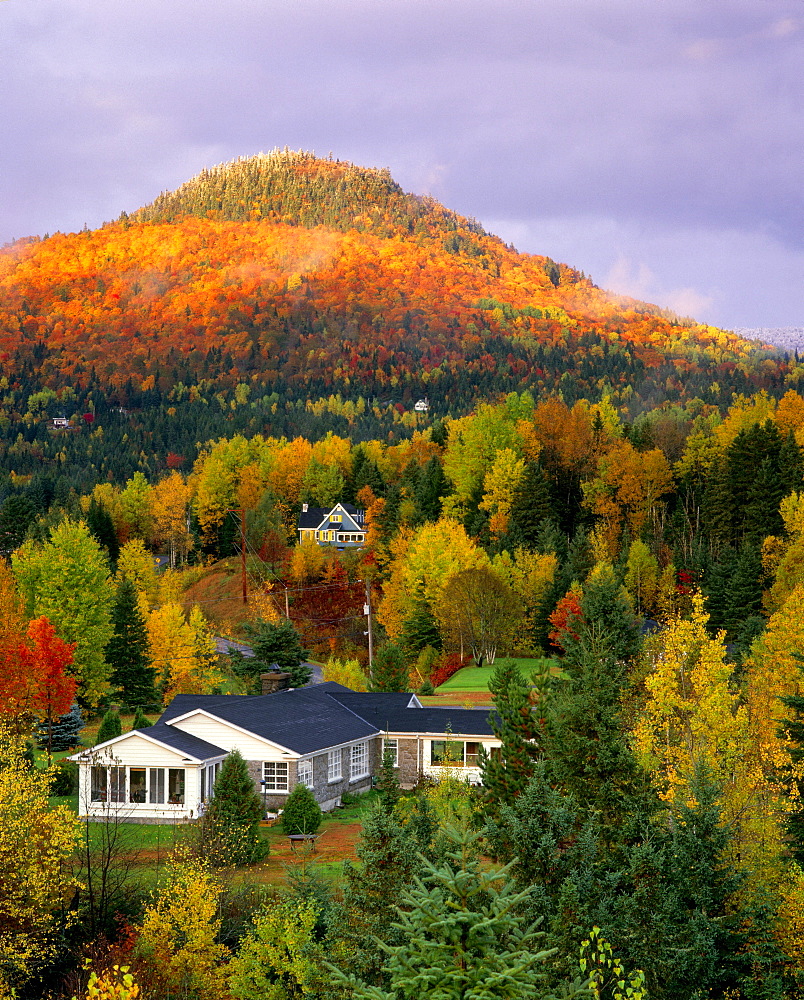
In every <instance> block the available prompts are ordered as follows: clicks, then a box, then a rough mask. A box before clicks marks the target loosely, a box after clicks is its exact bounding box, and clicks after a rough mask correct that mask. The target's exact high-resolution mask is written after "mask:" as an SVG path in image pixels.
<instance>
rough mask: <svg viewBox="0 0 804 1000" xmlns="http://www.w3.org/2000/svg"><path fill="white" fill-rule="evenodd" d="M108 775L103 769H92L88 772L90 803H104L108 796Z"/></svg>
mask: <svg viewBox="0 0 804 1000" xmlns="http://www.w3.org/2000/svg"><path fill="white" fill-rule="evenodd" d="M108 783H109V774H108V771H107V769H106V768H105V767H93V768H92V770H91V772H90V786H89V787H90V793H89V797H90V801H92V802H105V801H106V796H107V795H108V794H109V789H108Z"/></svg>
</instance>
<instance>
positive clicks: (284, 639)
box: [243, 619, 312, 688]
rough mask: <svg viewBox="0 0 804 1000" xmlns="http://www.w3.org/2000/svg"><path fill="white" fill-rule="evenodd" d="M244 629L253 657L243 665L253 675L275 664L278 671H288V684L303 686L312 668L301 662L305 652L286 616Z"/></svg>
mask: <svg viewBox="0 0 804 1000" xmlns="http://www.w3.org/2000/svg"><path fill="white" fill-rule="evenodd" d="M244 631H245V632H246V635H247V636H248V640H249V642H250V643H251V646H252V649H253V650H254V658H253V659H251V660H249V661H248V663H245V664H243V666H244V667H246V668H247V669H248V670H249V672H250V673H252V674H253V675H254V676H255V677H256V676H257V675H259V674H260V673H263V672H264V671H266V670H268V669H269V668H270V667H271V666H273V664H276V666H277V667H278V668H279V670H281V671H284V672H285V673H288V674H290V686H291V687H294V688H296V687H303V686H304V685H305V684H306V683H307V682H308V681H309V680H310V676H311V674H312V670H311V668H310V667H308V666H306V665H305V663H304V661H305V660H306V659H307V656H308V651H307V650H306V649H305V648H304V646H302V643H301V639H300V638H299V633H298V632H297V631H296V629H295V628H294V627H293V625H292V624H291V623H290V622H289V621H287V619H282V621H279V622H267V621H262V620H260V621H256V622H253V623H250V624H249V625H247V626H245V627H244Z"/></svg>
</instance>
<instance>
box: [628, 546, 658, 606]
mask: <svg viewBox="0 0 804 1000" xmlns="http://www.w3.org/2000/svg"><path fill="white" fill-rule="evenodd" d="M625 589H626V590H627V591H628V593H629V594H630V595H631V598H632V600H633V602H634V607H635V609H636V610H637V612H638V613H639V614H641V615H655V614H656V612H657V610H658V603H657V601H658V596H659V563H658V560H657V559H656V557H655V556H654V555H653V554H652V553H651V551H650V549H649V548H648V546H647V545H646V544H645V543H644V542H643V541H641V540H640V539H639V538H637V539H635V540H634V541H633V542H631V547H630V548H629V550H628V563H627V565H626V569H625Z"/></svg>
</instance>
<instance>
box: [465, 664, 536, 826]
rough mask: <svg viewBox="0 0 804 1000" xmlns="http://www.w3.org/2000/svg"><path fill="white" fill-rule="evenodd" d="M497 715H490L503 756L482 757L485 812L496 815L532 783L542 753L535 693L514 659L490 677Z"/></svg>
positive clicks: (499, 667) (499, 665) (495, 754)
mask: <svg viewBox="0 0 804 1000" xmlns="http://www.w3.org/2000/svg"><path fill="white" fill-rule="evenodd" d="M488 686H489V692H490V694H491V696H492V699H493V701H494V707H495V710H496V711H495V712H493V713H492V714H491V715H490V716H489V721H490V722H491V726H492V729H493V730H494V735H495V736H496V737H497V738H498V739H499V740H500V741H501V742H502V746H501V747H500V750H499V753H494V754H492V755H487V754H485V753H484V754H481V758H480V760H481V765H480V766H481V768H482V772H483V787H482V790H481V793H480V794H481V799H482V802H483V808H484V811H485V812H486V813H487V814H488V815H496V813H497V811H498V810H499V808H500V807H501V806H502V805H505V804H507V805H511V804H512V803H513V802H514V800H515V799H516V797H517V796H518V795H519V794H521V793H522V792H523V791H524V789H525V788H526V786H527V784H528V782H529V781H530V778H531V775H532V774H533V770H534V767H535V762H536V760H537V758H538V757H539V756H540V754H541V748H540V742H539V740H540V736H541V726H540V723H539V718H538V716H537V715H536V714H535V713H534V710H533V709H534V704H533V697H534V695H533V691H532V688H531V685H530V684H529V683H528V681H527V680H526V679H525V678H524V677H523V676H522V672H521V671H520V669H519V667H518V666H517V664H516V663H515V662H514V661H513V660H502V661H501V662H500V663H498V664H497V665H496V666H495V667H494V671H493V673H492V675H491V677H490V678H489V685H488Z"/></svg>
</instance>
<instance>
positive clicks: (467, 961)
mask: <svg viewBox="0 0 804 1000" xmlns="http://www.w3.org/2000/svg"><path fill="white" fill-rule="evenodd" d="M446 836H447V837H448V840H449V848H448V852H447V858H446V861H445V862H444V863H443V864H442V865H440V866H435V865H433V864H430V863H429V862H426V863H425V865H424V873H423V875H422V877H421V879H418V880H417V881H416V882H415V883H414V884H413V886H412V887H411V888H410V889H407V890H406V891H403V892H402V894H401V906H400V907H399V908H398V909H397V914H398V917H397V921H396V924H395V927H396V929H398V931H399V934H400V936H401V938H402V940H401V941H400V942H399V943H398V944H387V945H386V946H385V948H384V951H385V952H386V955H387V957H386V958H385V966H386V970H387V976H388V989H384V988H382V987H381V986H374V985H371V984H367V983H366V982H365V981H361V980H358V979H357V978H356V977H355V976H354V975H350V976H345V975H341V977H340V978H341V979H342V981H343V982H344V983H348V984H349V989H350V990H351V991H352V993H351V995H352V996H353V997H354V998H355V1000H400V998H403V997H404V998H413V997H416V998H420V1000H467V998H469V997H476V998H478V1000H486V998H487V1000H492V998H494V1000H526V998H528V997H530V998H533V1000H557V994H556V993H553V992H552V991H551V990H549V989H548V988H546V979H547V963H548V960H549V958H550V957H551V951H550V950H549V949H547V948H545V940H544V939H545V935H544V933H543V932H542V931H540V930H539V928H538V925H536V924H534V923H530V922H529V921H527V920H526V919H525V918H524V917H523V916H522V914H521V911H522V905H523V904H524V902H525V900H526V898H527V895H528V892H527V890H525V891H523V892H516V891H515V890H514V888H513V883H512V880H510V879H509V878H508V875H509V869H508V868H507V867H506V868H502V869H499V870H497V871H491V870H489V869H488V868H487V867H485V866H484V865H483V864H482V863H481V861H480V859H479V857H478V850H477V848H478V844H477V839H478V835H477V834H471V833H469V832H466V831H458V830H455V829H448V830H447V831H446ZM570 975H571V973H570ZM567 978H568V979H569V975H568V977H567ZM563 986H564V988H563V989H562V991H561V995H562V996H564V997H572V996H577V995H582V994H584V993H586V991H585V990H584V988H583V984H582V983H580V982H579V981H577V980H576V981H575V982H572V983H570V982H566V983H565V984H563Z"/></svg>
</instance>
